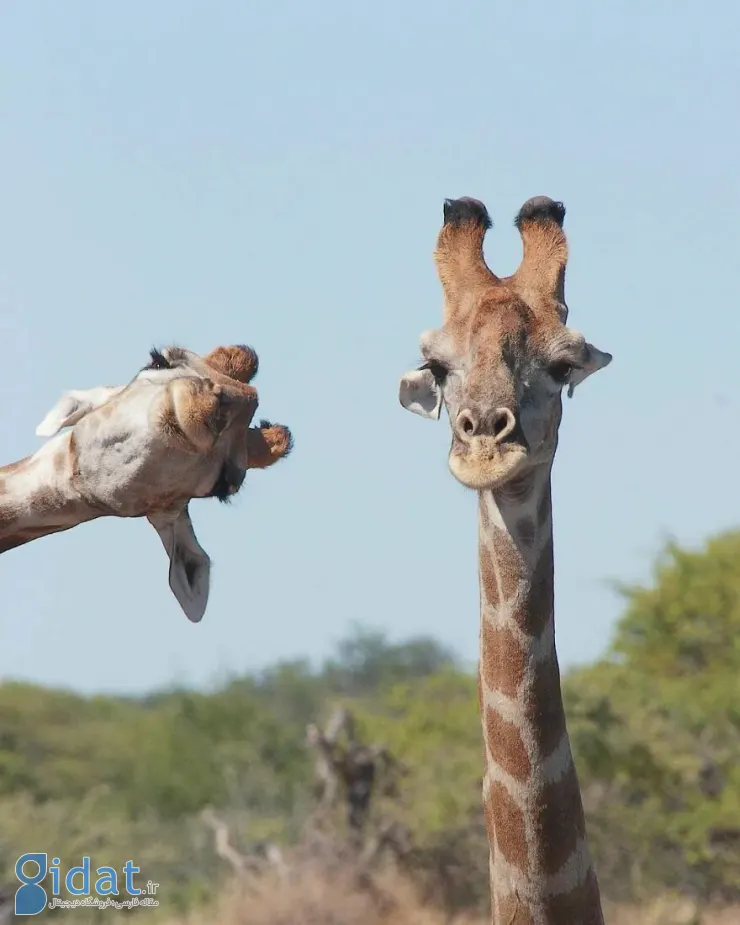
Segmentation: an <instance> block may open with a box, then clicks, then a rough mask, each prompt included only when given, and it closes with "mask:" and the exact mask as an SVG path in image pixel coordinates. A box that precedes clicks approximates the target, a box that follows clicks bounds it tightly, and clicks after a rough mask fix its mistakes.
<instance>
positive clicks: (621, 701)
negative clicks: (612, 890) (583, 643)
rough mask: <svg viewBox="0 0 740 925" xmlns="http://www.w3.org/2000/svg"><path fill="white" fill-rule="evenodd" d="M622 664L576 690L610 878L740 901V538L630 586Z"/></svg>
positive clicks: (616, 661) (579, 731)
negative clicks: (644, 583)
mask: <svg viewBox="0 0 740 925" xmlns="http://www.w3.org/2000/svg"><path fill="white" fill-rule="evenodd" d="M620 590H621V593H622V595H623V596H624V598H625V601H626V610H625V613H624V615H623V617H622V619H621V620H620V622H619V625H618V627H617V631H616V635H615V639H614V642H613V645H612V647H611V650H610V652H609V654H608V657H607V658H606V659H605V660H603V661H602V662H600V663H598V664H596V665H594V666H591V667H590V668H587V669H584V670H582V671H579V672H577V673H575V674H573V675H571V676H570V677H569V678H568V680H567V685H566V706H567V708H568V713H569V720H570V728H571V735H572V737H573V740H574V744H575V749H576V754H577V756H578V758H579V759H580V764H579V770H580V773H581V777H582V779H583V781H584V784H585V785H586V786H585V789H586V796H587V801H590V805H589V806H588V807H587V808H589V809H590V810H591V811H590V814H589V818H590V830H591V831H592V833H593V837H594V839H595V840H596V841H597V843H598V853H599V854H600V855H601V861H602V863H601V871H602V878H603V879H606V880H608V881H610V882H612V883H613V884H614V885H615V886H616V885H617V884H619V885H620V886H621V887H622V888H624V884H625V883H626V884H628V885H629V886H630V888H631V890H632V891H633V892H638V893H639V892H641V891H642V892H646V891H653V890H654V889H655V888H656V885H669V886H672V887H677V888H681V889H688V890H691V891H692V892H695V893H697V894H699V895H701V896H705V897H711V896H717V897H724V896H728V895H729V896H733V897H737V896H738V895H740V532H737V531H733V532H730V533H726V534H723V535H721V536H718V537H716V538H714V539H712V540H710V541H709V542H708V543H707V544H706V546H705V547H704V548H702V549H700V550H683V549H680V548H678V547H677V546H676V545H675V544H669V545H668V546H667V548H666V549H665V551H664V553H663V555H662V556H661V557H660V559H659V560H658V563H657V565H656V568H655V572H654V576H653V581H652V583H651V584H650V585H649V586H645V587H642V586H622V587H621V589H620Z"/></svg>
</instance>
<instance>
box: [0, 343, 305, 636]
mask: <svg viewBox="0 0 740 925" xmlns="http://www.w3.org/2000/svg"><path fill="white" fill-rule="evenodd" d="M257 365H258V360H257V355H256V353H254V351H253V350H252V349H251V348H249V347H242V346H239V347H218V348H217V349H216V350H214V351H212V352H211V353H210V354H208V356H206V357H201V356H199V355H198V354H196V353H193V352H192V351H190V350H185V349H183V348H181V347H168V348H166V349H164V350H161V351H160V350H156V349H154V350H152V351H151V354H150V359H149V362H148V363H147V364H146V365H145V366H144V367H143V368H142V369H141V370H140V371H139V372H138V373H137V375H136V376H134V378H133V379H132V380H131V381H130V382H129V383H128V384H127V385H125V386H111V387H107V386H104V387H99V388H95V389H88V390H85V391H76V390H75V391H70V392H67V393H66V394H65V395H64V396H63V397H62V398H61V399H60V401H59V402H57V404H56V405H55V406H54V408H52V410H51V411H50V412H49V413H48V414H47V415H46V417H45V418H44V420H43V421H42V422H41V424H40V425H39V426H38V428H37V430H36V433H37V434H38V435H39V436H44V437H51V438H52V439H51V440H49V442H48V443H47V444H45V446H44V447H42V449H41V450H39V451H38V452H37V453H35V454H34V455H33V456H31V457H29V458H28V459H26V460H23V461H21V463H15V464H12V465H11V466H6V467H3V468H1V469H0V553H2V552H5V551H6V550H8V549H12V548H14V547H16V546H19V545H22V544H24V543H27V542H30V541H31V540H34V539H38V538H40V537H42V536H46V535H48V534H50V533H56V532H59V531H61V530H67V529H70V528H71V527H74V526H76V525H77V524H79V523H82V522H84V521H87V520H92V519H95V518H97V517H101V516H106V515H107V516H116V517H146V518H147V519H148V520H149V522H150V523H151V524H152V526H153V527H154V528H155V530H156V531H157V533H158V534H159V536H160V539H161V540H162V543H163V545H164V547H165V549H166V551H167V554H168V556H169V558H170V587H171V588H172V591H173V592H174V594H175V596H176V598H177V600H178V601H179V603H180V605H181V606H182V608H183V610H184V611H185V613H186V615H187V616H188V618H189V619H190V620H192V621H193V622H197V621H199V620H200V619H201V618H202V616H203V614H204V612H205V608H206V604H207V601H208V593H209V576H210V559H209V557H208V555H207V554H206V553H205V551H204V550H203V549H202V548H201V546H200V544H199V543H198V540H197V538H196V536H195V532H194V529H193V525H192V522H191V520H190V514H189V510H188V506H189V502H190V499H192V498H199V497H200V498H209V497H217V498H218V499H219V500H221V501H226V500H229V498H230V497H231V496H232V495H234V494H235V493H236V492H237V491H238V490H239V488H240V487H241V485H242V482H243V481H244V477H245V475H246V470H247V469H264V468H267V467H268V466H271V465H273V464H274V463H276V462H277V461H278V460H280V459H282V458H284V457H285V456H287V455H288V453H289V452H290V450H291V448H292V438H291V434H290V431H289V430H288V428H287V427H283V426H282V425H273V424H270V423H269V422H267V421H262V422H261V423H260V426H259V427H250V424H251V422H252V419H253V417H254V414H255V412H256V410H257V391H256V390H255V389H254V387H253V386H251V385H249V384H248V383H249V382H250V381H251V380H252V378H253V377H254V375H255V373H256V372H257ZM65 428H68V430H66V432H65V433H60V431H62V430H64V429H65Z"/></svg>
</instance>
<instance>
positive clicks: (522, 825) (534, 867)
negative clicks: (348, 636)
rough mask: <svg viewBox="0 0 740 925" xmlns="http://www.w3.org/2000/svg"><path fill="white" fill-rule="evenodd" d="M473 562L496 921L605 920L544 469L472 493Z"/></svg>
mask: <svg viewBox="0 0 740 925" xmlns="http://www.w3.org/2000/svg"><path fill="white" fill-rule="evenodd" d="M479 560H480V591H481V630H480V665H479V690H480V706H481V719H482V723H483V738H484V742H485V776H484V784H483V805H484V810H485V816H486V828H487V832H488V841H489V846H490V854H491V860H490V875H491V902H492V913H493V922H494V925H603V921H604V919H603V914H602V911H601V901H600V897H599V887H598V882H597V880H596V874H595V872H594V870H593V867H592V864H591V858H590V854H589V849H588V842H587V838H586V828H585V822H584V813H583V804H582V801H581V792H580V787H579V783H578V777H577V774H576V769H575V764H574V762H573V755H572V753H571V748H570V740H569V738H568V733H567V731H566V726H565V713H564V710H563V700H562V693H561V689H560V671H559V668H558V660H557V654H556V651H555V624H554V611H553V590H554V584H553V581H554V575H553V535H552V508H551V494H550V473H549V470H547V471H543V472H540V473H536V474H535V475H533V476H530V477H529V478H528V480H526V481H525V482H522V483H520V484H519V485H517V486H516V487H515V488H510V489H508V490H507V494H505V495H504V494H502V493H496V494H494V493H493V492H491V491H484V492H481V493H480V497H479Z"/></svg>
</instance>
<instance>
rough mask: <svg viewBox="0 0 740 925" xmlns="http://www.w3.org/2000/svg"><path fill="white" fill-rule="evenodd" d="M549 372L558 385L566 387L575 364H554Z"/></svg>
mask: <svg viewBox="0 0 740 925" xmlns="http://www.w3.org/2000/svg"><path fill="white" fill-rule="evenodd" d="M547 371H548V372H549V373H550V375H551V376H552V378H553V379H554V380H555V382H557V383H558V385H565V383H566V382H567V381H568V378H569V376H570V374H571V373H572V372H573V364H572V363H565V362H560V363H552V364H551V365H550V366H549V367H548V369H547Z"/></svg>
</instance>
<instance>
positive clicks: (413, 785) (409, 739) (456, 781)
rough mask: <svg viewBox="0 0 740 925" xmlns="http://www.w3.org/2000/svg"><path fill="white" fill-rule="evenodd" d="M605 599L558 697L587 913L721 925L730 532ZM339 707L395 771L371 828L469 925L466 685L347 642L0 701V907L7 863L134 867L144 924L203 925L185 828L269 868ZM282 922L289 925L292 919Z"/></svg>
mask: <svg viewBox="0 0 740 925" xmlns="http://www.w3.org/2000/svg"><path fill="white" fill-rule="evenodd" d="M617 590H618V593H620V594H621V595H622V596H623V598H624V605H625V606H624V612H623V615H622V617H621V619H620V621H619V623H618V626H617V629H616V633H615V636H614V639H613V642H612V644H611V646H610V648H609V650H608V651H607V652H606V653H605V655H604V656H603V658H602V659H601V660H599V661H598V662H596V663H594V664H591V665H588V666H584V667H581V668H579V669H577V670H574V671H571V672H570V673H568V674H567V675H566V676H565V678H564V689H565V698H566V709H567V713H568V721H569V730H570V734H571V738H572V741H573V746H574V750H575V754H576V759H577V762H578V770H579V774H580V778H581V783H582V788H583V793H584V802H585V806H586V812H587V816H588V824H589V834H590V838H591V841H592V845H593V851H594V854H595V856H596V860H597V866H598V872H599V877H600V880H601V884H602V888H603V892H604V894H605V895H606V897H607V898H608V899H611V900H618V901H619V902H620V903H622V904H625V903H634V904H638V905H639V904H643V905H648V904H651V903H652V904H654V903H655V902H657V901H658V900H660V899H661V897H665V896H666V895H672V896H677V897H683V898H684V899H685V900H686V901H690V902H691V903H692V904H693V905H691V906H690V908H691V909H693V910H697V909H698V910H707V909H715V908H716V909H721V908H724V909H726V910H727V909H729V910H731V912H730V913H727V914H730V915H733V916H734V918H732V919H730V918H728V919H727V921H728V922H729V921H731V920H732V921H740V531H738V532H730V533H726V534H723V535H720V536H717V537H716V538H714V539H712V540H711V541H709V542H708V543H707V544H706V546H705V547H703V548H702V549H699V550H686V549H680V548H677V547H676V546H674V545H668V546H667V547H666V548H665V550H664V551H663V553H662V555H661V556H660V558H659V561H658V562H657V563H656V566H655V569H654V575H653V580H652V581H651V582H650V583H649V585H647V586H645V587H620V588H618V589H617ZM112 657H114V656H112ZM338 705H342V706H345V707H348V708H350V709H351V711H352V714H353V716H354V718H355V722H356V728H357V733H356V734H357V738H358V740H362V741H366V742H373V743H379V744H382V745H383V746H384V747H385V748H387V749H388V751H389V752H390V753H391V754H392V755H393V756H394V757H395V758H396V759H397V760H398V761H399V762H400V763H401V766H402V767H403V774H402V777H401V780H400V783H398V785H397V787H396V788H395V790H389V792H388V793H387V794H386V795H385V796H379V797H378V799H377V800H376V801H375V802H374V803H373V806H372V814H374V817H375V818H376V819H380V818H381V817H382V818H383V819H386V820H387V819H393V820H394V821H395V822H397V823H398V824H399V825H401V826H403V829H404V831H405V832H407V833H408V838H409V839H410V841H411V843H412V844H413V847H414V850H413V858H414V869H415V870H416V871H417V873H418V872H421V874H423V872H424V871H423V868H424V867H425V865H426V866H427V867H428V870H429V871H430V872H431V874H432V880H435V879H437V880H438V879H439V878H438V876H437V873H435V872H436V871H438V870H439V869H440V868H439V867H438V865H439V857H440V856H441V855H442V854H444V853H445V852H446V853H447V856H448V858H449V857H450V856H453V857H454V859H455V865H456V867H455V869H454V870H453V871H452V873H450V870H451V868H450V865H449V864H447V866H446V868H445V870H446V871H447V873H448V874H449V877H451V878H453V879H454V878H455V877H456V878H457V879H458V883H457V889H456V893H455V898H454V901H453V902H452V903H451V905H449V908H448V913H449V914H450V915H451V914H452V913H454V914H457V915H467V914H470V915H478V914H484V913H485V906H486V903H487V883H486V865H487V849H486V845H485V838H484V834H483V827H482V819H481V810H480V779H481V769H482V746H481V735H480V729H479V721H478V715H477V696H476V682H475V676H474V672H473V671H472V670H471V669H470V668H469V667H467V666H463V665H461V664H459V663H458V661H457V660H456V658H455V655H454V654H453V653H452V652H449V651H447V650H445V649H444V648H442V647H441V646H439V645H438V644H437V643H436V642H435V641H434V640H431V639H411V640H409V641H407V642H404V643H401V644H396V643H391V642H389V641H388V640H387V639H386V638H385V637H384V636H383V635H382V634H379V633H376V632H373V631H371V630H365V629H360V628H358V629H355V630H354V631H353V633H352V634H351V635H350V636H349V637H348V638H347V639H346V640H345V641H343V642H342V643H341V644H340V645H339V646H338V647H337V650H336V653H335V654H334V655H333V657H332V658H330V659H328V660H327V661H326V662H325V663H324V664H323V665H320V666H312V665H311V664H309V663H307V662H290V663H284V664H278V665H275V666H274V667H271V668H268V669H267V670H265V671H262V672H260V673H258V674H254V675H248V676H245V677H241V678H236V679H233V680H231V681H229V682H228V683H226V684H225V685H224V686H222V687H221V688H220V689H218V690H214V691H212V692H208V693H203V692H193V691H190V690H168V691H162V692H158V693H154V694H151V695H150V696H148V697H144V698H123V697H111V696H95V697H82V696H77V695H75V694H71V693H68V692H65V691H58V690H50V689H45V688H41V687H37V686H33V685H28V684H19V683H6V684H4V685H2V686H0V887H2V886H3V885H4V887H5V891H6V897H12V893H13V891H14V889H15V886H16V881H15V878H14V876H13V867H14V863H15V860H16V858H17V857H18V856H19V855H20V854H22V853H24V852H27V851H39V850H40V851H49V852H54V853H56V854H57V855H60V856H61V858H62V862H63V865H64V864H68V865H72V864H76V863H79V858H80V856H81V855H83V854H90V855H91V856H92V861H93V864H94V865H102V864H110V865H114V866H115V865H119V866H120V865H123V863H124V862H125V861H126V860H127V859H129V858H133V860H134V862H135V863H136V864H137V865H138V866H139V867H140V868H141V871H142V874H141V877H142V878H144V879H145V880H148V879H151V880H154V881H156V882H158V883H159V884H161V886H160V889H159V893H158V899H159V900H160V902H161V906H160V908H159V910H158V911H157V913H156V915H157V916H158V917H159V918H167V917H169V918H173V917H176V916H185V915H187V914H191V915H192V914H201V915H202V914H205V915H206V919H208V920H213V919H214V918H215V913H213V915H210V916H209V915H208V914H207V913H204V912H203V910H207V909H209V908H210V904H212V903H214V902H215V901H216V899H217V896H218V894H219V892H220V887H221V885H223V884H225V883H226V881H227V880H229V879H230V878H232V877H233V871H232V870H231V868H230V867H229V865H228V864H226V863H225V862H224V860H223V859H222V857H219V856H218V854H217V852H216V850H215V846H214V836H213V832H212V830H211V829H210V828H209V827H208V826H207V825H205V824H204V821H203V816H202V812H203V810H204V809H205V808H206V807H210V808H212V809H213V811H215V812H216V813H217V814H218V816H219V818H220V819H222V820H225V821H226V822H227V823H228V826H229V830H230V833H231V835H230V837H231V838H232V840H233V844H234V846H235V848H236V849H237V850H238V851H240V852H242V853H243V854H244V855H245V856H247V855H249V854H250V853H251V852H253V851H254V850H256V848H255V846H258V845H259V844H260V843H264V842H266V841H269V842H270V843H274V844H277V845H279V846H280V847H281V848H282V849H283V850H284V851H286V852H289V851H290V848H291V845H293V844H295V843H296V842H297V840H298V839H299V837H300V832H301V830H302V827H303V826H304V824H305V822H306V819H307V818H308V817H309V815H310V814H311V812H312V809H313V807H314V805H315V798H316V793H315V770H314V759H313V756H312V754H311V752H310V750H309V749H308V747H307V740H306V727H307V725H308V724H310V723H312V722H316V723H318V724H320V725H321V724H323V723H325V722H326V721H327V718H328V717H329V715H330V714H331V711H332V710H333V709H335V708H336V707H337V706H338ZM337 824H338V825H340V826H341V824H342V823H341V821H339V822H338V823H337ZM274 892H275V891H273V893H274ZM432 894H433V891H432V893H428V894H427V903H434V902H436V900H434V897H433V895H432ZM344 899H345V906H344V907H343V908H344V910H345V912H346V915H345V913H337V915H338V917H336V916H335V917H332V915H333V913H332V914H330V913H329V912H326V913H325V914H319V913H317V915H318V917H317V918H314V919H311V921H316V922H317V923H319V922H321V923H323V922H326V923H329V922H332V923H333V922H342V921H350V918H349V912H348V911H347V910H348V909H349V906H347V905H346V903H347V902H349V900H348V898H347V897H346V896H345V897H344ZM733 904H738V905H737V906H736V907H734V908H733ZM7 905H8V903H7V900H6V906H7ZM248 907H249V903H248V902H246V901H244V902H242V901H241V900H239V908H241V909H242V913H240V916H241V917H239V916H237V917H236V918H235V919H234V920H235V921H243V922H253V921H254V922H258V921H259V922H276V923H277V922H278V921H280V922H282V919H280V916H279V915H277V913H275V915H274V916H273V917H272V918H269V917H267V918H266V917H265V916H263V917H262V918H260V916H259V915H258V914H257V912H254V913H253V914H252V913H250V912H249V909H248ZM358 908H359V907H358ZM682 908H684V907H682ZM74 914H75V915H76V916H78V918H77V919H76V920H77V921H85V920H86V919H84V917H83V916H85V915H88V913H83V912H82V910H77V911H76V912H75V913H74ZM106 914H107V915H110V914H111V913H110V912H103V913H99V915H102V916H104V915H106ZM151 914H152V913H147V915H151ZM691 914H692V915H694V919H686V921H692V920H693V921H700V920H701V919H700V917H699V918H697V917H696V916H697V913H696V911H694V912H692V913H691ZM322 915H323V918H322V917H321V916H322ZM291 916H292V918H291ZM89 918H95V916H94V915H92V916H88V919H89ZM418 920H419V921H421V918H419V919H418ZM447 920H448V921H449V920H450V916H449V915H448V917H447ZM631 920H632V921H636V919H634V918H633V919H631ZM654 920H655V921H656V922H657V921H658V919H657V918H656V919H654ZM664 920H665V921H668V920H669V919H660V921H664ZM708 920H709V919H707V921H708ZM287 921H294V922H296V923H298V922H299V918H298V917H297V915H296V913H295V911H293V912H289V913H287ZM301 921H302V920H301ZM352 921H353V922H355V921H357V922H360V921H363V922H364V921H370V919H369V918H367V917H365V918H362V915H360V914H359V913H358V914H357V915H356V916H355V917H354V918H352ZM373 921H375V920H373ZM430 921H431V920H430ZM440 921H441V920H440ZM612 921H615V922H616V921H617V912H615V913H614V917H613V918H612ZM671 921H673V920H672V919H671ZM723 921H724V919H723Z"/></svg>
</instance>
